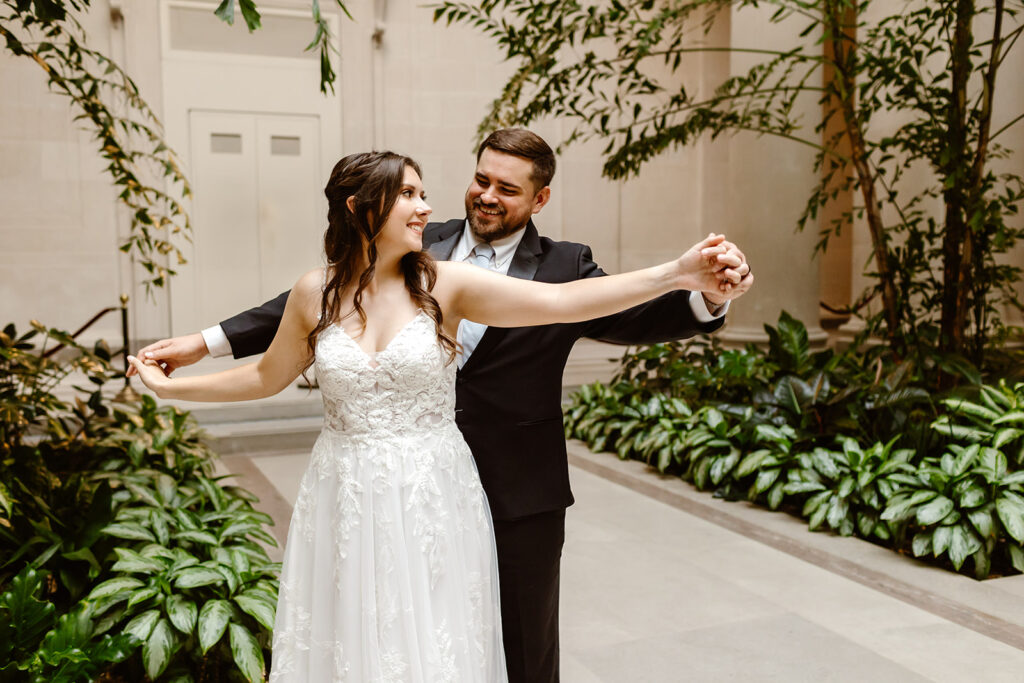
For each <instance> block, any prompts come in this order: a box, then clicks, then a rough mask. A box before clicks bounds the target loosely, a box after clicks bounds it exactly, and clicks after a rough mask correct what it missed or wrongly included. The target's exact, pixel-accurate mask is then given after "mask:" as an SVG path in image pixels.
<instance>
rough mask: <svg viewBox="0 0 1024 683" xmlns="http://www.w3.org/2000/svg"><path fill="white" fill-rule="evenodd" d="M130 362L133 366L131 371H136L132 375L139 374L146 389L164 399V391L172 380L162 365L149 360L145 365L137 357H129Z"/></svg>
mask: <svg viewBox="0 0 1024 683" xmlns="http://www.w3.org/2000/svg"><path fill="white" fill-rule="evenodd" d="M128 362H129V363H130V364H131V366H132V367H131V370H134V371H135V372H134V373H132V374H137V375H138V376H139V379H141V380H142V383H143V384H145V385H146V387H148V388H149V389H150V390H151V391H152V392H153V393H154V394H156V395H157V396H158V397H160V398H163V397H164V396H163V394H164V390H165V389H166V388H167V386H168V385H169V384H170V383H171V382H172V380H171V378H170V377H168V376H167V375H165V374H164V371H163V369H162V368H161V367H160V364H159V363H157V362H156V361H155V360H149V361H146V362H145V363H143V362H142V361H141V360H139V359H138V358H136V357H135V356H128ZM129 372H130V371H129Z"/></svg>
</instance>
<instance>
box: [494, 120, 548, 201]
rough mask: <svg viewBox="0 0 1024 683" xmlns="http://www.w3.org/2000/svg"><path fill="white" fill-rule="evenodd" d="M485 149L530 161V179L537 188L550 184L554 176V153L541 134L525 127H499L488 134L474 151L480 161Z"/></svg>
mask: <svg viewBox="0 0 1024 683" xmlns="http://www.w3.org/2000/svg"><path fill="white" fill-rule="evenodd" d="M485 149H493V150H495V151H497V152H504V153H505V154H512V155H514V156H517V157H522V158H524V159H528V160H530V161H532V162H533V172H532V173H531V174H530V180H532V181H533V183H534V184H535V185H536V186H537V188H536V189H538V190H539V189H541V188H542V187H546V186H548V185H550V184H551V179H552V178H554V177H555V153H554V152H552V151H551V147H549V146H548V143H546V142H544V139H543V138H542V137H541V136H539V135H537V134H536V133H531V132H530V131H528V130H526V129H525V128H501V129H500V130H496V131H494V132H493V133H491V134H490V135H488V136H487V139H486V140H484V141H483V142H481V143H480V148H479V149H478V150H477V151H476V160H477V161H480V156H481V155H482V154H483V153H484V150H485Z"/></svg>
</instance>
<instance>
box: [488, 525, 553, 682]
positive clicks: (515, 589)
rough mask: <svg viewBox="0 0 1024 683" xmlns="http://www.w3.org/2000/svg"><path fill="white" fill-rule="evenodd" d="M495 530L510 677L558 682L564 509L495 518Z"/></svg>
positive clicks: (517, 680)
mask: <svg viewBox="0 0 1024 683" xmlns="http://www.w3.org/2000/svg"><path fill="white" fill-rule="evenodd" d="M494 536H495V540H496V542H497V547H498V583H499V585H500V588H501V627H502V634H503V637H504V640H505V663H506V665H507V667H508V680H509V683H549V682H553V683H557V681H558V567H559V563H560V561H561V559H562V545H563V543H564V542H565V510H554V511H552V512H543V513H540V514H537V515H531V516H529V517H522V518H520V519H514V520H497V521H495V522H494Z"/></svg>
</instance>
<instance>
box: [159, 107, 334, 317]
mask: <svg viewBox="0 0 1024 683" xmlns="http://www.w3.org/2000/svg"><path fill="white" fill-rule="evenodd" d="M189 137H190V148H191V149H190V151H191V170H192V183H193V194H194V201H193V203H192V219H193V225H194V229H193V235H194V238H193V239H194V243H193V250H192V259H191V260H192V262H191V263H190V264H189V265H188V266H186V267H185V268H188V269H189V272H188V273H187V275H186V274H185V273H183V275H186V277H185V281H184V282H182V285H185V282H187V283H188V285H187V286H183V287H181V288H180V293H181V294H182V295H184V298H185V301H182V299H181V298H180V297H174V298H177V301H175V302H174V305H173V308H174V317H175V320H174V324H173V327H174V328H175V331H176V333H179V334H180V333H182V332H184V331H194V330H197V329H201V328H203V327H206V326H209V325H213V324H215V323H218V322H220V321H221V320H223V319H225V318H227V317H230V316H231V315H234V314H235V313H239V312H241V311H243V310H246V309H248V308H250V307H252V306H255V305H258V304H260V303H262V302H263V301H266V300H267V299H271V298H273V297H274V296H276V295H278V294H280V293H281V292H283V291H286V290H287V289H289V288H290V287H291V286H292V285H293V284H294V283H295V281H296V280H297V279H298V278H299V276H300V275H302V274H303V273H305V272H306V271H308V270H310V269H312V268H315V267H317V266H318V265H320V264H321V262H322V260H321V256H320V254H321V251H322V249H323V242H322V239H323V232H324V229H325V227H326V224H327V202H326V200H325V198H324V194H323V186H324V183H325V182H326V178H324V177H321V176H322V175H323V172H322V170H321V169H322V164H321V153H320V121H319V118H318V117H317V116H300V115H294V116H293V115H280V114H251V113H233V112H221V111H202V110H193V111H190V112H189Z"/></svg>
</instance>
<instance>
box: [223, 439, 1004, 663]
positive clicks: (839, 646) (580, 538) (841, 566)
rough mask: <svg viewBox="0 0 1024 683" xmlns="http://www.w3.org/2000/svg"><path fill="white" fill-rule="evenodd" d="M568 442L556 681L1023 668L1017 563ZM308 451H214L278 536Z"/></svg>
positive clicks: (282, 530) (284, 531)
mask: <svg viewBox="0 0 1024 683" xmlns="http://www.w3.org/2000/svg"><path fill="white" fill-rule="evenodd" d="M571 451H572V452H573V454H574V455H573V456H572V458H571V462H573V463H574V466H573V467H572V472H571V476H572V483H573V489H574V492H575V495H576V501H577V502H576V504H575V505H574V506H573V507H572V508H570V510H569V514H568V516H567V540H566V545H565V553H564V558H563V562H562V595H561V637H562V680H563V681H565V682H566V683H596V682H602V683H612V682H623V683H626V682H628V683H640V682H647V681H650V682H656V681H657V682H662V681H665V682H668V681H673V682H674V681H715V682H717V681H786V682H802V681H851V682H852V681H858V682H859V681H893V682H901V683H902V682H910V681H949V682H959V681H972V682H973V681H985V682H992V683H995V682H997V681H1024V645H1022V641H1021V638H1020V636H1021V634H1024V627H1022V626H1021V623H1022V621H1024V611H1022V610H1019V609H1018V607H1019V605H1021V604H1024V582H1022V580H1024V577H1009V578H1006V579H997V580H996V582H1002V583H995V582H993V581H987V582H983V583H981V584H979V583H978V582H974V581H972V580H971V579H968V578H966V577H959V576H954V575H950V574H949V572H942V571H940V570H936V569H934V568H931V567H927V566H924V565H921V564H919V563H916V562H914V561H913V560H907V559H906V558H900V557H899V556H896V555H895V554H894V553H889V552H888V551H882V550H880V549H877V548H874V546H871V545H870V544H867V543H864V542H862V541H858V540H856V539H837V538H836V537H832V536H829V535H826V534H810V533H808V532H806V531H805V530H803V529H801V528H800V527H802V524H801V523H800V522H799V521H798V520H788V519H786V518H785V516H784V515H777V514H773V513H769V512H766V511H763V510H759V509H755V508H751V507H749V506H745V505H744V504H736V503H724V502H721V501H714V500H713V499H712V498H711V497H710V496H708V495H707V494H699V493H695V492H693V491H692V490H689V489H687V490H685V491H684V490H682V489H681V488H679V487H686V485H685V484H682V483H681V482H678V481H674V482H665V483H659V484H658V486H661V487H662V488H664V489H666V490H669V489H671V490H672V491H674V493H673V494H672V495H676V496H677V497H678V501H680V502H678V504H676V503H672V501H671V500H669V499H667V498H665V495H662V494H661V493H659V490H658V489H654V488H651V487H650V486H649V485H648V484H647V483H646V482H647V481H652V482H653V481H656V480H657V477H656V476H655V475H653V474H651V473H650V472H638V471H637V466H639V467H640V468H641V469H642V467H643V466H642V465H639V464H638V463H623V464H619V463H618V461H617V460H616V459H615V458H614V457H612V456H610V455H605V454H598V455H595V454H590V453H589V452H586V451H585V449H583V448H582V447H581V446H579V445H578V444H575V445H573V446H572V447H571ZM307 458H308V456H307V454H306V453H304V452H303V453H281V454H275V455H263V456H253V457H248V456H241V455H236V456H229V457H226V458H225V467H226V468H227V469H228V470H231V471H234V472H236V473H238V474H239V475H240V477H241V479H242V480H243V482H244V483H245V485H247V486H249V487H250V488H252V489H253V490H255V491H256V492H257V493H258V494H260V495H261V497H262V499H263V505H264V506H265V508H266V509H268V510H270V511H271V514H273V515H274V516H275V518H276V519H277V520H278V527H277V529H276V530H275V531H276V533H277V534H278V535H279V537H281V538H283V536H284V534H285V533H286V528H287V521H288V516H289V515H290V511H291V505H292V504H293V503H294V500H295V495H296V492H297V490H298V482H299V478H300V476H301V474H302V471H303V469H304V468H305V465H306V461H307ZM614 468H619V469H618V470H616V469H614ZM631 468H632V469H631ZM631 481H632V482H634V483H633V484H631V483H630V482H631ZM636 482H640V483H639V484H637V483H636ZM666 495H667V494H666ZM659 498H662V500H659ZM690 499H692V500H690ZM666 500H669V504H666V502H665V501H666ZM687 500H690V502H687ZM687 506H689V507H690V509H691V510H693V511H687V509H685V508H687ZM702 506H703V507H702ZM714 506H721V508H722V509H723V510H726V511H727V512H726V513H720V512H719V511H718V508H716V507H714ZM705 508H706V509H707V510H710V511H711V512H704V509H705ZM723 514H725V515H727V516H726V517H723V516H722V515H723ZM728 515H732V517H728ZM730 519H733V521H729V520H730ZM736 519H739V520H740V521H739V522H736V521H735V520H736ZM773 525H774V526H773ZM780 525H781V526H780ZM792 539H795V540H792ZM780 548H781V549H780ZM830 553H831V554H830ZM802 555H806V558H810V560H811V561H808V560H806V559H803V558H802V557H801V556H802ZM830 557H834V558H836V559H834V560H830V559H828V558H830ZM858 563H859V564H858ZM851 567H853V568H852V569H851ZM858 567H860V568H861V569H863V571H860V570H858ZM851 576H852V577H854V578H850V577H851ZM890 578H891V579H892V580H891V581H890V580H889V579H890ZM908 586H909V588H908ZM897 596H898V597H897ZM1014 600H1016V602H1014ZM908 602H909V603H916V604H908ZM1000 610H1002V611H1000Z"/></svg>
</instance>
